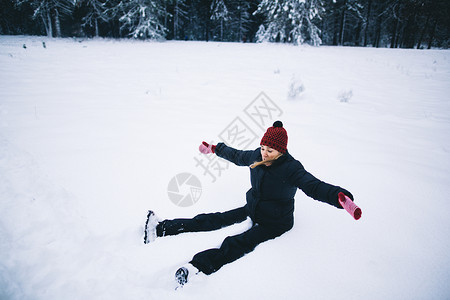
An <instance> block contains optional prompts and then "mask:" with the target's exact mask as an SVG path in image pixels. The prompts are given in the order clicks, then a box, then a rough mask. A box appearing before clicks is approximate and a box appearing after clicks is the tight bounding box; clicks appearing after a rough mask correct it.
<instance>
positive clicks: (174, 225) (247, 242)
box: [156, 206, 290, 275]
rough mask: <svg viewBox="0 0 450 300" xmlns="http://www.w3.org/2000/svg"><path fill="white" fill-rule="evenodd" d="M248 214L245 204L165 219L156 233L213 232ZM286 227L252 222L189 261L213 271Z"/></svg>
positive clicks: (206, 270) (201, 268)
mask: <svg viewBox="0 0 450 300" xmlns="http://www.w3.org/2000/svg"><path fill="white" fill-rule="evenodd" d="M247 217H248V214H247V212H246V207H245V206H244V207H241V208H237V209H233V210H230V211H227V212H223V213H210V214H200V215H198V216H196V217H194V218H193V219H175V220H164V221H162V222H161V223H159V224H158V226H157V227H156V232H157V236H160V237H161V236H166V235H176V234H179V233H183V232H200V231H212V230H217V229H220V228H223V227H226V226H230V225H233V224H236V223H240V222H243V221H244V220H246V218H247ZM289 229H290V228H286V227H279V226H267V225H261V224H255V223H253V226H252V228H250V229H249V230H247V231H245V232H243V233H241V234H238V235H235V236H229V237H227V238H226V239H225V240H224V241H223V243H222V245H221V246H220V248H218V249H209V250H205V251H203V252H200V253H197V254H196V255H195V256H194V258H193V259H192V261H191V262H190V263H191V264H192V265H193V266H195V267H196V268H197V269H199V270H200V271H201V272H203V273H205V274H207V275H209V274H212V273H214V272H216V271H217V270H219V269H220V268H221V267H222V266H223V265H225V264H227V263H230V262H233V261H235V260H237V259H239V258H241V257H242V256H244V255H245V254H246V253H249V252H251V251H253V249H254V248H255V247H256V246H257V245H258V244H260V243H262V242H265V241H267V240H270V239H274V238H276V237H278V236H280V235H282V234H283V233H285V232H286V231H288V230H289Z"/></svg>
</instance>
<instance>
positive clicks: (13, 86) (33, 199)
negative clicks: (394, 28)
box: [0, 36, 450, 299]
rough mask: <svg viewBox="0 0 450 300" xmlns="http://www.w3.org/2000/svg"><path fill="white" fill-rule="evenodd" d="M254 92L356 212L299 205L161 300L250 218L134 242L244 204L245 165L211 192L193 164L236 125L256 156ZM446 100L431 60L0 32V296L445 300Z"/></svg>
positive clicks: (446, 86) (353, 51) (442, 77)
mask: <svg viewBox="0 0 450 300" xmlns="http://www.w3.org/2000/svg"><path fill="white" fill-rule="evenodd" d="M43 42H45V46H46V48H44V47H43ZM24 45H25V47H26V48H24ZM291 86H294V88H291ZM261 92H264V94H261ZM292 93H294V94H295V96H294V97H289V94H292ZM264 95H266V96H267V97H268V98H270V99H271V100H272V101H273V103H275V104H276V106H277V107H278V109H279V110H275V111H272V112H273V115H272V116H270V117H271V118H272V120H270V121H269V120H268V119H269V118H267V119H264V122H266V123H265V124H267V125H270V122H272V121H273V120H275V119H280V120H282V121H283V123H284V126H285V128H286V129H287V131H288V135H289V144H288V148H289V151H290V152H291V154H292V155H293V156H294V157H296V158H297V159H299V160H300V161H301V162H302V163H303V165H304V166H305V167H306V169H307V170H309V171H310V172H311V173H313V174H314V175H316V176H317V177H318V178H320V179H322V180H324V181H327V182H330V183H333V184H337V185H341V186H343V187H345V188H347V189H349V190H350V191H351V192H352V193H353V194H354V196H355V199H356V203H357V204H358V205H359V206H360V207H361V208H362V209H363V216H362V218H361V219H360V220H359V221H355V220H353V219H352V218H351V217H350V215H348V214H347V213H346V212H345V211H343V210H337V209H335V208H333V207H331V206H328V205H326V204H323V203H320V202H317V201H314V200H312V199H310V198H308V197H307V196H305V195H304V194H303V193H302V192H301V191H299V192H298V193H297V196H296V211H295V221H296V224H295V226H294V228H293V229H292V230H291V231H290V232H288V233H286V234H285V235H283V236H282V237H280V238H277V239H275V240H272V241H269V242H266V243H264V244H262V245H260V246H258V247H257V248H256V249H255V251H254V252H252V253H251V254H249V255H247V256H245V257H244V258H242V259H240V260H238V261H236V262H234V263H232V264H229V265H226V266H224V267H223V268H222V269H221V270H220V271H218V272H217V273H215V274H213V275H211V276H206V275H203V276H202V275H200V276H197V278H196V279H195V280H194V281H193V282H192V283H191V284H190V285H189V286H186V287H185V288H183V289H181V290H177V291H175V290H174V289H173V275H174V272H175V270H176V268H177V267H178V266H180V265H182V264H184V263H185V262H187V261H189V260H190V259H191V258H192V256H193V255H194V254H195V253H197V252H199V251H201V250H205V249H208V248H211V247H217V246H219V245H220V243H221V241H222V240H223V239H224V238H225V237H226V236H227V235H231V234H235V233H238V232H241V231H243V230H245V229H246V228H247V227H248V226H249V223H248V222H244V223H242V224H238V225H235V226H232V227H230V228H226V229H223V230H220V231H216V232H209V233H188V234H184V235H179V236H175V237H165V238H161V239H158V240H157V241H156V242H155V243H154V244H150V245H144V244H143V242H142V226H143V222H144V219H145V215H146V212H147V210H148V209H153V210H155V211H156V212H157V213H158V215H159V216H160V217H162V218H175V217H192V216H194V215H196V214H198V213H203V212H215V211H224V210H228V209H231V208H235V207H239V206H242V205H244V201H245V192H246V190H247V189H248V188H249V185H250V184H249V172H248V170H247V169H246V168H241V167H236V166H234V165H233V166H232V165H229V166H228V168H227V169H226V170H224V171H223V172H222V173H221V174H219V173H217V172H216V173H215V176H216V178H215V181H214V182H213V177H212V175H211V174H212V173H211V174H209V173H205V172H204V170H203V169H202V167H201V165H200V164H199V163H198V161H202V162H205V159H206V158H205V156H202V155H201V154H198V150H197V149H198V145H199V143H200V142H201V141H202V140H207V141H214V142H218V141H220V140H221V137H224V136H226V134H223V133H227V129H230V128H231V127H232V125H233V124H235V123H233V122H235V121H236V120H237V121H241V123H243V124H245V125H247V126H248V127H249V128H250V129H251V130H252V131H253V132H254V133H255V134H256V135H257V136H258V138H256V139H255V140H254V141H252V143H251V145H249V146H247V147H246V148H256V147H257V146H258V144H259V139H260V136H261V135H262V133H263V130H262V129H260V128H259V127H258V126H257V125H256V123H254V122H253V119H252V116H253V117H255V118H256V116H255V115H251V114H250V115H248V114H246V113H245V112H246V111H249V109H252V108H254V107H256V104H257V101H261V97H264ZM449 95H450V51H447V50H445V51H434V50H433V51H418V50H398V49H396V50H392V49H372V48H367V49H365V48H342V47H320V48H312V47H293V46H289V45H277V44H232V43H205V42H165V43H152V42H138V41H120V42H119V41H113V40H83V41H82V40H74V39H47V38H44V37H8V36H0V299H184V298H191V299H211V298H214V299H448V298H450V287H449V285H448V281H449V279H450V255H449V252H448V251H449V249H450V201H449V200H448V196H449V195H450V184H449V183H450V180H449V178H450V171H449V170H450V139H449V132H450V98H449ZM258 96H259V97H258ZM262 112H265V113H266V115H267V111H262ZM236 118H239V119H236ZM237 121H236V122H237ZM266 127H267V126H266ZM219 136H220V137H219ZM209 170H210V171H211V172H213V171H214V169H209ZM183 172H187V173H190V174H193V175H194V176H196V177H197V178H198V179H199V180H200V181H201V184H202V189H201V197H200V199H198V202H197V203H195V204H194V205H191V206H188V207H181V206H177V205H175V204H173V203H172V202H171V200H170V199H169V195H168V193H167V192H168V184H169V182H170V181H171V179H172V178H173V177H174V176H175V175H177V174H180V173H183ZM219 175H220V176H219ZM184 192H186V190H184Z"/></svg>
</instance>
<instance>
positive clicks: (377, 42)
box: [375, 14, 381, 48]
mask: <svg viewBox="0 0 450 300" xmlns="http://www.w3.org/2000/svg"><path fill="white" fill-rule="evenodd" d="M380 40H381V14H380V15H378V17H377V26H376V31H375V47H376V48H379V47H380Z"/></svg>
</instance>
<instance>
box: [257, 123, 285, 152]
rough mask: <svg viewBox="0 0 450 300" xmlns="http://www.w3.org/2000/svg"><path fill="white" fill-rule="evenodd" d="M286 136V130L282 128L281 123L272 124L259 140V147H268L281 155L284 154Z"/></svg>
mask: <svg viewBox="0 0 450 300" xmlns="http://www.w3.org/2000/svg"><path fill="white" fill-rule="evenodd" d="M287 142H288V136H287V132H286V129H284V128H283V123H281V121H276V122H275V123H273V127H269V128H268V129H267V131H266V133H265V134H264V136H263V137H262V139H261V143H260V145H264V146H268V147H270V148H273V149H275V150H277V151H279V152H281V153H286V149H287Z"/></svg>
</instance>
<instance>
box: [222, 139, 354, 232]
mask: <svg viewBox="0 0 450 300" xmlns="http://www.w3.org/2000/svg"><path fill="white" fill-rule="evenodd" d="M215 153H216V154H217V155H218V156H219V157H222V158H224V159H226V160H228V161H230V162H232V163H234V164H236V165H238V166H250V165H251V164H253V163H254V162H256V161H261V160H262V157H261V148H258V149H256V150H249V151H242V150H236V149H234V148H231V147H228V146H226V145H225V144H224V143H219V144H217V147H216V150H215ZM250 181H251V185H252V187H251V188H250V190H248V192H247V194H246V200H247V205H246V209H247V213H248V215H249V216H250V217H251V219H252V220H253V221H254V222H256V223H258V224H261V225H263V224H264V225H275V226H281V227H283V228H285V229H286V230H288V229H290V228H292V226H293V224H294V196H295V193H296V192H297V188H299V189H301V190H302V191H303V192H304V193H305V194H306V195H308V196H309V197H312V198H314V199H316V200H319V201H322V202H326V203H328V204H330V205H333V206H335V207H337V208H342V207H341V205H340V204H339V201H338V193H339V192H343V193H345V194H346V195H348V196H349V197H350V198H353V196H352V195H351V193H350V192H348V191H347V190H345V189H343V188H341V187H339V186H334V185H331V184H328V183H325V182H323V181H320V180H319V179H317V178H316V177H314V176H313V175H311V174H310V173H308V172H307V171H306V170H305V168H304V167H303V165H302V164H301V163H300V162H299V161H298V160H296V159H294V158H293V157H292V156H291V155H290V154H289V153H288V152H287V151H286V153H285V154H284V155H283V156H281V157H280V158H278V159H277V160H276V161H274V162H273V163H272V165H271V166H269V167H267V166H265V165H261V166H258V167H256V168H254V169H251V168H250Z"/></svg>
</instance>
